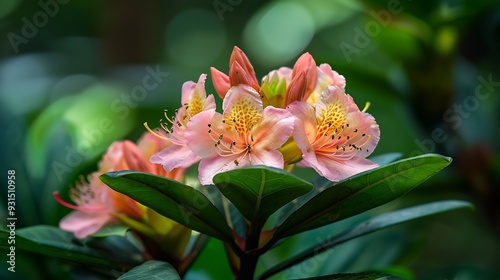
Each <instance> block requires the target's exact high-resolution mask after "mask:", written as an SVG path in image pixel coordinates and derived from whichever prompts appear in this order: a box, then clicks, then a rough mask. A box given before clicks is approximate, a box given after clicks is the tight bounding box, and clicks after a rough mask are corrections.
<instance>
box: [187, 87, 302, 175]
mask: <svg viewBox="0 0 500 280" xmlns="http://www.w3.org/2000/svg"><path fill="white" fill-rule="evenodd" d="M293 125H294V119H293V116H292V115H291V114H290V113H289V112H288V111H286V110H284V109H281V108H275V107H272V106H268V107H266V108H263V106H262V100H261V99H260V96H259V94H258V92H257V91H255V89H254V88H252V87H250V86H248V85H237V86H234V87H232V88H231V89H230V90H229V91H228V92H227V94H226V96H225V98H224V101H223V114H220V113H217V112H215V111H205V112H202V113H200V114H198V115H196V116H194V117H193V118H192V119H191V122H190V124H189V125H188V128H187V130H186V131H185V137H186V142H187V144H188V146H189V147H190V148H191V150H192V151H193V152H195V153H196V154H197V155H198V156H200V157H201V158H202V160H201V162H200V165H199V169H198V170H199V174H198V177H199V179H200V181H201V183H202V184H205V185H206V184H211V183H212V179H213V177H214V175H215V174H217V173H220V172H223V171H227V170H231V169H235V168H237V167H243V166H249V165H267V166H272V167H276V168H283V165H284V161H283V155H282V154H281V153H280V152H279V151H277V149H278V148H279V147H281V145H283V143H285V142H286V140H287V139H288V138H289V137H290V134H291V133H292V130H293Z"/></svg>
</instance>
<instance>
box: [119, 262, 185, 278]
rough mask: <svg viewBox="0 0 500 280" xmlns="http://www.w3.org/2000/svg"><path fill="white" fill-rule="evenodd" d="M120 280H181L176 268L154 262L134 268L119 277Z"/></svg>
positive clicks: (164, 263)
mask: <svg viewBox="0 0 500 280" xmlns="http://www.w3.org/2000/svg"><path fill="white" fill-rule="evenodd" d="M118 279H119V280H141V279H144V280H149V279H169V280H181V277H180V276H179V274H178V273H177V271H176V270H175V268H174V267H173V266H172V265H171V264H169V263H166V262H162V261H157V260H152V261H147V262H145V263H143V264H141V265H139V266H136V267H134V268H133V269H131V270H130V271H128V272H127V273H125V274H123V275H122V276H120V277H118Z"/></svg>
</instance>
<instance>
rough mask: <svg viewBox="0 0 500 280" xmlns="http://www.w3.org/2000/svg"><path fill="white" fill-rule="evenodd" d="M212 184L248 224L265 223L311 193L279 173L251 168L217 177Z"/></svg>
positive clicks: (300, 182)
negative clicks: (290, 204) (281, 210)
mask: <svg viewBox="0 0 500 280" xmlns="http://www.w3.org/2000/svg"><path fill="white" fill-rule="evenodd" d="M214 184H215V186H217V188H218V189H219V190H220V191H221V193H222V194H223V195H224V196H225V197H227V198H228V199H229V200H230V201H231V202H232V203H233V204H234V206H236V208H238V210H240V212H241V213H242V214H243V216H244V217H245V218H246V219H247V220H249V221H260V222H262V221H265V220H267V218H268V217H269V216H270V215H271V214H273V213H274V212H276V210H278V209H279V208H281V207H282V206H283V205H285V204H287V203H289V202H290V201H292V200H294V199H295V198H297V197H299V196H301V195H304V194H306V193H308V192H309V191H311V190H312V188H313V186H312V185H311V183H309V182H307V181H304V180H302V179H300V178H299V177H297V176H295V175H293V174H290V173H288V172H286V171H284V170H282V169H277V168H271V167H264V166H251V167H245V168H240V169H235V170H230V171H227V172H223V173H219V174H217V175H215V177H214Z"/></svg>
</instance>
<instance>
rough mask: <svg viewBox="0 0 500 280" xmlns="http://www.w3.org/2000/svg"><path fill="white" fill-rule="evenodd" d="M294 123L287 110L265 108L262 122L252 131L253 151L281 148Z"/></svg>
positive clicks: (288, 136)
mask: <svg viewBox="0 0 500 280" xmlns="http://www.w3.org/2000/svg"><path fill="white" fill-rule="evenodd" d="M294 122H295V119H294V117H293V115H292V114H291V113H290V112H288V111H287V110H285V109H280V108H275V107H271V106H269V107H266V108H265V109H264V111H263V112H262V121H261V122H260V123H259V124H258V125H257V126H256V127H255V129H254V130H253V137H252V138H253V141H254V149H253V150H255V151H262V150H266V151H269V150H276V149H278V148H279V147H281V146H282V145H283V144H284V143H285V142H286V141H287V140H288V138H290V135H291V134H292V132H293V126H294ZM264 164H265V163H264ZM265 165H267V164H265Z"/></svg>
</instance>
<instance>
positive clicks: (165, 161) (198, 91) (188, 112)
mask: <svg viewBox="0 0 500 280" xmlns="http://www.w3.org/2000/svg"><path fill="white" fill-rule="evenodd" d="M206 76H207V75H206V74H201V75H200V78H199V79H198V82H197V83H195V82H192V81H189V82H186V83H184V85H183V86H182V99H181V101H182V107H180V108H179V109H178V110H177V113H176V116H175V118H174V119H173V120H170V119H169V118H168V117H167V120H170V122H171V128H169V127H168V126H167V125H165V124H164V123H162V127H163V129H164V130H165V131H166V132H167V135H158V133H155V134H156V135H158V136H159V137H160V138H164V139H167V140H168V141H169V142H171V145H169V146H168V147H166V148H165V149H163V150H162V151H160V152H158V153H156V154H154V155H152V156H151V162H152V163H157V164H161V165H162V166H163V167H164V168H165V170H167V171H172V170H174V169H175V168H187V167H189V166H191V165H193V164H194V163H196V162H198V161H199V160H200V158H199V157H198V156H197V155H196V154H195V153H193V151H191V149H190V148H189V147H188V146H187V145H186V140H185V138H184V132H185V130H186V129H187V127H188V125H189V120H190V119H191V118H192V117H193V116H195V115H196V114H199V113H200V112H203V111H214V110H215V100H214V97H213V95H209V96H208V97H207V93H206V91H205V79H206ZM150 131H151V130H150Z"/></svg>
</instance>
